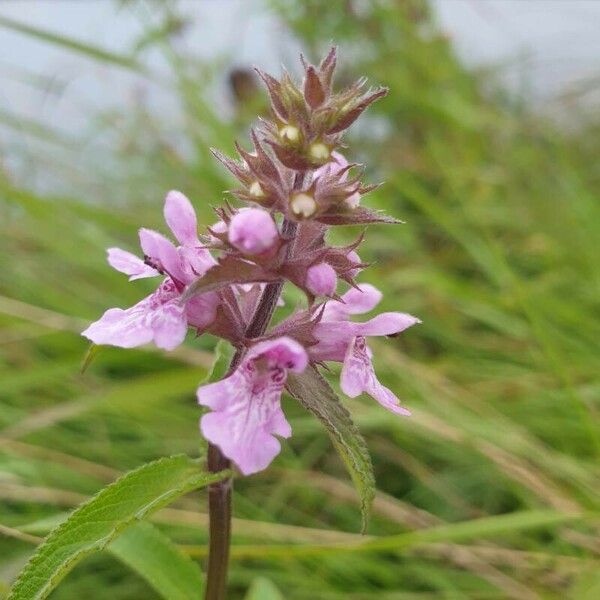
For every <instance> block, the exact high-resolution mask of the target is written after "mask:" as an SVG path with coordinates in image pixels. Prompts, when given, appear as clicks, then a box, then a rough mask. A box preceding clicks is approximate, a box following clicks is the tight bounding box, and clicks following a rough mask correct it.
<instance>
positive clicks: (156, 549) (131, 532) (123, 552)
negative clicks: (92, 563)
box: [108, 522, 204, 600]
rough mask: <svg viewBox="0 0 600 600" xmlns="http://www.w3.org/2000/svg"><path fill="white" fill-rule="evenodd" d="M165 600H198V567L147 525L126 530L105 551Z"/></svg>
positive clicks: (200, 578)
mask: <svg viewBox="0 0 600 600" xmlns="http://www.w3.org/2000/svg"><path fill="white" fill-rule="evenodd" d="M108 551H109V552H110V553H111V554H112V555H113V556H116V557H117V558H118V559H119V560H120V561H121V562H122V563H123V564H125V565H127V566H128V567H129V568H130V569H132V570H133V571H135V572H136V573H137V574H138V575H140V576H141V577H143V578H144V579H145V580H146V581H147V582H148V583H149V584H150V585H151V586H152V587H153V588H154V589H155V590H156V591H157V592H158V593H159V594H160V595H161V596H162V597H163V598H165V600H200V598H201V597H202V588H203V583H204V582H203V578H202V573H201V571H200V568H199V567H198V565H196V564H195V563H194V562H193V561H192V560H191V558H190V557H189V556H187V555H185V554H184V553H183V552H182V551H181V550H180V549H179V548H178V547H177V546H176V545H175V544H174V543H173V542H172V541H171V540H170V539H169V538H168V537H167V536H166V535H165V534H164V533H162V532H161V531H160V530H158V529H157V528H156V527H154V526H153V525H151V524H150V523H147V522H141V523H137V524H135V525H133V526H132V527H129V528H128V529H126V530H125V531H124V532H123V533H122V534H121V535H119V537H117V538H116V539H115V540H114V541H113V542H112V543H111V544H110V546H109V547H108Z"/></svg>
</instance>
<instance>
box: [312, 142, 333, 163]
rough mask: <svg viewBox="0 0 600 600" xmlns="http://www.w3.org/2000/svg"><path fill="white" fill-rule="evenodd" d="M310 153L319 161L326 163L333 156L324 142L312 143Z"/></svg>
mask: <svg viewBox="0 0 600 600" xmlns="http://www.w3.org/2000/svg"><path fill="white" fill-rule="evenodd" d="M308 153H309V155H310V157H311V158H312V159H313V160H314V161H315V162H317V163H324V162H325V161H327V160H328V159H329V157H330V156H331V152H330V150H329V148H328V147H327V146H326V145H325V144H324V143H323V142H315V143H314V144H311V145H310V147H309V149H308Z"/></svg>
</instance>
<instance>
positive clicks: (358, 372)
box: [340, 336, 410, 416]
mask: <svg viewBox="0 0 600 600" xmlns="http://www.w3.org/2000/svg"><path fill="white" fill-rule="evenodd" d="M340 387H341V388H342V391H343V392H344V393H345V394H346V395H348V396H350V398H356V397H357V396H359V395H360V394H362V393H363V392H366V393H367V394H369V396H371V397H372V398H374V399H375V400H377V402H379V404H381V405H382V406H383V407H384V408H386V409H387V410H389V411H391V412H394V413H396V414H399V415H405V416H409V415H410V411H409V410H407V409H406V408H404V407H402V406H400V400H398V398H397V397H396V396H395V395H394V394H393V392H392V391H391V390H390V389H389V388H387V387H385V386H384V385H382V384H381V383H379V380H378V379H377V376H376V375H375V370H374V369H373V363H372V362H371V352H370V350H369V348H368V346H367V345H366V343H365V339H364V338H363V337H360V336H359V337H356V338H354V339H353V340H352V342H351V343H350V344H349V345H348V349H347V351H346V356H345V358H344V365H343V367H342V373H341V377H340Z"/></svg>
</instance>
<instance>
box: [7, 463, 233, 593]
mask: <svg viewBox="0 0 600 600" xmlns="http://www.w3.org/2000/svg"><path fill="white" fill-rule="evenodd" d="M227 475H228V473H227V472H222V473H216V474H214V475H209V474H207V473H204V472H202V471H201V468H200V461H198V460H192V459H191V458H189V457H188V456H184V455H181V454H180V455H176V456H171V457H168V458H161V459H159V460H156V461H153V462H151V463H148V464H146V465H144V466H142V467H140V468H139V469H136V470H135V471H131V472H129V473H127V474H126V475H124V476H123V477H121V478H120V479H118V480H117V481H115V482H114V483H112V484H110V485H109V486H108V487H106V488H104V489H103V490H101V491H100V492H99V493H98V494H97V495H96V496H94V497H93V498H92V499H90V500H89V501H87V502H85V503H84V504H82V505H81V506H80V507H79V508H78V509H76V510H75V512H73V513H72V514H71V516H70V517H69V518H68V519H67V520H66V521H65V522H64V523H62V524H61V525H59V526H58V527H57V528H56V529H54V530H53V531H52V532H51V533H50V535H49V536H48V537H47V539H46V541H45V542H44V543H43V544H41V545H40V547H39V548H38V549H37V551H36V553H35V554H34V555H33V556H32V558H31V559H30V560H29V562H28V563H27V564H26V565H25V567H24V568H23V570H22V571H21V573H20V575H19V577H18V578H17V580H16V581H15V583H14V585H13V587H12V589H11V591H10V594H9V596H8V599H7V600H38V599H41V598H46V597H47V596H48V594H49V593H50V592H51V591H52V590H53V589H54V588H55V587H56V586H57V584H58V583H59V582H60V580H61V579H62V578H63V577H64V576H65V575H66V574H67V573H68V572H69V571H70V570H71V569H72V568H73V567H74V566H75V565H76V564H77V563H78V562H79V561H80V560H81V559H82V558H84V557H86V556H88V555H89V554H92V553H93V552H97V551H99V550H103V549H104V548H105V547H106V546H107V545H108V544H109V543H110V542H111V541H112V540H113V539H115V538H116V537H117V536H118V535H119V534H120V533H121V532H122V531H123V530H124V529H125V528H127V527H128V526H130V525H132V524H135V523H137V522H138V521H139V520H141V519H144V518H145V517H147V516H148V515H150V514H151V513H153V512H155V511H156V510H158V509H159V508H162V507H163V506H165V505H167V504H169V502H171V501H173V500H174V499H175V498H177V497H179V496H181V495H182V494H185V493H186V492H189V491H191V490H195V489H198V488H201V487H204V486H206V485H208V484H209V483H212V482H214V481H219V480H220V479H222V478H223V477H226V476H227Z"/></svg>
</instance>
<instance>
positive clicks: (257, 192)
mask: <svg viewBox="0 0 600 600" xmlns="http://www.w3.org/2000/svg"><path fill="white" fill-rule="evenodd" d="M248 193H249V194H250V195H251V196H254V197H255V198H264V196H265V192H264V190H263V189H262V185H260V182H259V181H253V182H252V183H251V184H250V187H249V188H248Z"/></svg>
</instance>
